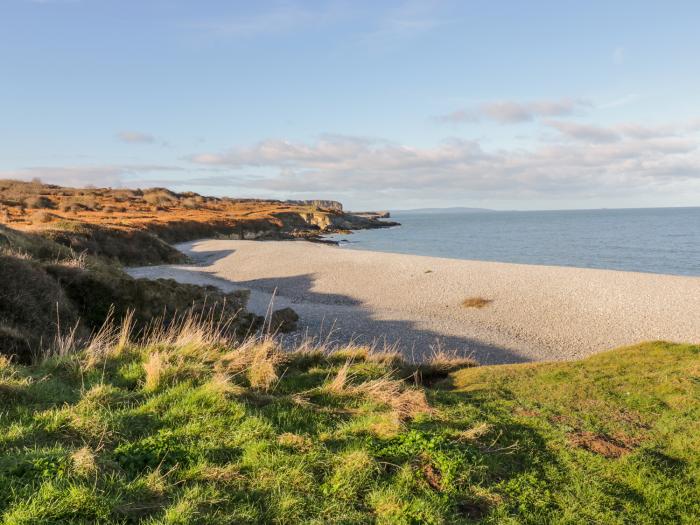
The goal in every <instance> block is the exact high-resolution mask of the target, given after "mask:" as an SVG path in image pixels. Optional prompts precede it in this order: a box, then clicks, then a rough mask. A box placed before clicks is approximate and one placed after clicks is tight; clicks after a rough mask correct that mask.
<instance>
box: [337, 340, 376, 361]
mask: <svg viewBox="0 0 700 525" xmlns="http://www.w3.org/2000/svg"><path fill="white" fill-rule="evenodd" d="M371 351H372V348H371V347H370V346H366V345H357V344H355V343H349V344H347V345H345V346H343V347H342V348H337V349H335V350H333V351H332V352H331V353H330V357H331V358H332V359H333V360H334V361H351V362H352V361H364V360H365V359H367V356H368V355H369V354H370V353H371Z"/></svg>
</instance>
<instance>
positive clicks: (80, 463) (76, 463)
mask: <svg viewBox="0 0 700 525" xmlns="http://www.w3.org/2000/svg"><path fill="white" fill-rule="evenodd" d="M70 459H71V465H72V467H73V471H74V472H75V473H76V474H77V475H78V476H83V477H87V476H90V475H92V474H95V473H96V472H97V461H96V460H95V454H94V453H93V451H92V450H91V449H90V448H89V447H87V446H85V447H82V448H79V449H78V450H76V451H75V452H73V453H72V454H71V456H70Z"/></svg>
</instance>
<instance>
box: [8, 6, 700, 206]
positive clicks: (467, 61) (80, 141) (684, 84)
mask: <svg viewBox="0 0 700 525" xmlns="http://www.w3.org/2000/svg"><path fill="white" fill-rule="evenodd" d="M698 27H700V2H697V1H687V2H683V1H673V0H669V1H664V2H659V1H653V2H652V1H644V0H636V1H624V0H618V1H615V2H610V1H588V2H578V1H573V0H557V1H545V0H542V1H532V2H523V1H520V0H512V1H500V0H485V1H468V0H463V1H449V0H445V1H410V0H404V1H400V0H387V1H382V2H377V1H376V0H375V1H367V2H365V1H327V2H312V1H304V2H302V1H277V2H264V1H256V2H248V1H246V2H237V1H233V0H232V1H223V0H221V1H214V0H197V1H194V0H0V178H14V179H33V178H40V179H41V180H42V181H43V182H47V183H55V184H64V185H73V186H84V185H94V186H99V187H130V188H133V187H141V188H146V187H153V186H166V187H169V188H172V189H175V190H178V191H196V192H199V193H203V194H206V195H219V196H224V195H226V196H233V197H260V198H279V199H288V198H289V199H307V198H321V199H336V200H340V201H342V202H343V203H344V204H345V205H346V207H348V208H350V209H356V210H359V209H406V208H418V207H447V206H472V207H487V208H494V209H569V208H602V207H608V208H610V207H650V206H698V205H700V59H699V58H698V57H700V33H699V32H698Z"/></svg>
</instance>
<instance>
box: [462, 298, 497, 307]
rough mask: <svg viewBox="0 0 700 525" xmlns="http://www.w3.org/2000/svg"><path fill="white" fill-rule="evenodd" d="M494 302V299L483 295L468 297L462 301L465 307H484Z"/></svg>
mask: <svg viewBox="0 0 700 525" xmlns="http://www.w3.org/2000/svg"><path fill="white" fill-rule="evenodd" d="M492 302H493V299H484V298H483V297H467V298H466V299H465V300H464V301H462V306H464V307H465V308H483V307H484V306H487V305H489V304H490V303H492Z"/></svg>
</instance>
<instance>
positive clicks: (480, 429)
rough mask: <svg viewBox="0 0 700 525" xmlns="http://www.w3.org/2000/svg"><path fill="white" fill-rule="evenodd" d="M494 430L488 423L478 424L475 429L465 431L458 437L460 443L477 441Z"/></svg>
mask: <svg viewBox="0 0 700 525" xmlns="http://www.w3.org/2000/svg"><path fill="white" fill-rule="evenodd" d="M492 428H493V425H490V424H488V423H483V422H482V423H477V424H476V425H474V426H473V427H471V428H470V429H467V430H463V431H462V432H460V433H459V434H458V435H457V438H458V439H459V440H460V441H476V440H478V439H479V438H480V437H482V436H484V435H486V434H488V433H489V432H491V429H492Z"/></svg>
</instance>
